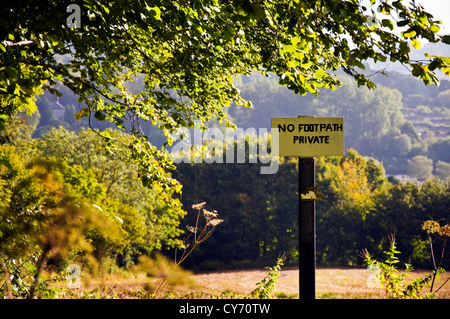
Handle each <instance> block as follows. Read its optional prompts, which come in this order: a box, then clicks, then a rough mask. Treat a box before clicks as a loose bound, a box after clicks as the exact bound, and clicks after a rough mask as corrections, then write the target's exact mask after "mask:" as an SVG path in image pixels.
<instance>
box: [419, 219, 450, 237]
mask: <svg viewBox="0 0 450 319" xmlns="http://www.w3.org/2000/svg"><path fill="white" fill-rule="evenodd" d="M444 227H445V226H444ZM422 229H423V230H426V232H427V234H434V233H437V232H439V231H440V230H441V226H440V225H439V223H438V222H437V221H434V220H427V221H424V222H423V224H422Z"/></svg>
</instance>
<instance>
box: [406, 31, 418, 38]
mask: <svg viewBox="0 0 450 319" xmlns="http://www.w3.org/2000/svg"><path fill="white" fill-rule="evenodd" d="M416 34H417V32H416V31H414V30H411V31H408V32H404V33H403V36H404V37H405V38H412V37H415V36H416Z"/></svg>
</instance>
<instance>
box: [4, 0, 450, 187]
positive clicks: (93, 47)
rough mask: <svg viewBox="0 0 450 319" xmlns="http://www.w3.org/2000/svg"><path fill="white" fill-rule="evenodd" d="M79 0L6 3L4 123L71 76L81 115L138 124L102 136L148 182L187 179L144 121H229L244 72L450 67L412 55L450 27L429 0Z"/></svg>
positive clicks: (418, 72)
mask: <svg viewBox="0 0 450 319" xmlns="http://www.w3.org/2000/svg"><path fill="white" fill-rule="evenodd" d="M69 5H70V1H46V2H35V1H33V2H29V1H18V0H16V1H6V2H5V3H4V4H3V6H2V8H0V41H2V42H1V43H0V94H1V99H0V102H1V105H0V112H1V116H0V120H1V124H2V125H1V126H4V125H5V121H7V120H8V119H9V117H10V116H12V115H14V114H16V113H17V112H18V111H27V112H28V113H32V112H33V111H34V110H35V109H36V106H35V104H34V99H35V95H36V94H39V93H42V92H43V90H48V91H50V92H51V93H54V94H59V92H58V90H57V89H56V88H55V85H56V84H57V82H62V83H63V84H64V86H66V87H68V88H69V89H70V90H71V91H72V92H73V93H75V94H76V95H77V96H78V101H79V102H80V105H81V106H82V107H81V109H79V110H78V112H77V113H76V114H75V117H76V118H77V119H79V118H87V119H88V120H89V123H91V121H110V122H112V123H114V124H115V125H116V126H117V127H118V128H121V129H125V130H127V131H129V132H130V133H132V135H133V136H134V139H132V140H131V141H129V142H127V143H126V144H123V143H122V142H120V141H118V140H116V139H115V138H114V137H112V136H111V135H109V133H108V132H107V131H104V132H100V133H99V135H101V136H102V137H103V138H104V139H105V140H106V141H107V143H106V145H107V147H108V148H109V149H110V150H111V151H112V152H119V151H120V148H121V147H124V146H125V147H126V148H128V149H129V151H130V152H131V156H132V158H134V159H135V160H137V161H138V162H139V163H140V165H139V176H140V178H141V179H142V181H143V183H144V185H149V184H151V183H152V182H153V181H159V182H160V183H161V184H163V185H165V186H167V187H170V186H173V185H176V183H177V182H176V181H175V180H174V179H172V178H171V177H170V176H169V175H166V174H164V173H162V172H161V170H160V169H158V167H163V168H164V167H166V168H167V167H169V168H170V167H172V162H171V159H170V158H169V157H168V154H167V153H166V152H165V151H164V150H163V149H158V148H156V147H155V146H154V145H152V144H151V143H149V141H148V137H147V136H146V134H145V133H144V132H143V131H142V129H141V125H140V124H141V123H142V122H143V121H148V122H151V123H152V124H153V125H156V126H158V127H159V128H160V129H161V130H163V131H164V132H165V134H166V135H167V136H168V144H170V143H171V142H172V141H171V135H170V134H169V133H171V132H172V131H173V130H174V129H176V128H179V127H191V126H194V125H195V122H196V120H199V121H200V123H204V121H206V120H208V119H210V118H212V117H216V118H218V119H219V120H225V121H227V119H226V108H227V107H228V106H230V105H231V103H232V102H233V101H234V102H236V103H238V104H240V105H246V106H251V103H249V102H246V101H245V100H244V99H243V98H242V97H240V95H239V90H238V89H237V88H236V87H235V86H234V85H233V79H234V77H235V76H237V75H241V74H249V73H250V72H252V71H254V70H257V71H259V72H261V73H263V74H268V73H274V74H276V75H277V76H278V77H279V83H280V84H281V85H285V86H287V87H288V88H289V89H290V90H292V91H293V92H295V93H300V94H306V93H307V92H311V93H314V94H318V92H319V89H320V88H331V89H334V88H336V87H338V86H339V81H338V79H337V78H336V76H335V71H336V70H337V69H338V68H339V67H341V68H342V69H343V70H344V71H345V72H346V73H348V74H350V75H351V76H353V77H354V79H355V80H356V81H357V83H358V85H366V86H368V87H370V88H372V87H374V84H373V82H371V81H370V77H369V75H368V74H364V65H363V62H364V61H366V60H373V61H375V62H377V61H386V60H387V59H389V60H391V61H399V62H400V63H402V64H404V65H405V66H406V67H408V68H409V69H410V71H411V73H412V74H413V75H414V76H416V77H419V78H420V79H421V80H422V81H423V82H424V83H425V84H430V83H437V82H438V79H437V77H436V72H437V71H438V70H442V71H443V72H444V73H446V74H449V73H450V58H448V57H440V56H431V55H428V54H427V55H426V56H425V57H424V59H420V60H412V59H411V58H410V52H411V47H413V48H415V49H417V48H420V47H421V41H422V42H423V41H428V42H433V43H436V42H444V43H448V42H449V37H448V36H439V35H438V34H437V33H438V32H439V30H440V22H439V21H436V20H434V18H433V16H432V15H431V14H429V13H427V12H425V11H424V10H423V8H422V7H420V6H417V5H415V4H414V3H408V4H405V3H404V2H403V1H399V0H398V1H389V2H388V1H384V0H381V1H375V0H370V3H368V5H362V4H361V1H359V0H350V1H341V0H326V1H317V0H294V1H276V2H272V1H256V0H253V1H250V0H235V1H231V0H230V1H218V0H209V1H198V0H191V1H185V0H177V1H167V0H160V1H141V0H132V1H128V0H127V1H124V0H118V1H109V2H104V1H95V0H87V1H83V2H81V3H80V4H79V5H77V6H78V8H79V13H80V16H79V18H80V19H79V21H75V23H73V22H74V21H73V19H72V17H71V13H72V11H70V10H69V9H70V8H68V7H69ZM71 8H73V6H71ZM76 18H77V17H75V19H76ZM138 74H143V75H144V78H143V79H144V90H142V91H140V92H132V91H131V90H129V89H128V88H127V83H128V82H130V81H132V80H133V78H134V77H135V76H137V75H138ZM125 121H126V122H127V123H130V125H128V127H127V126H126V125H125ZM227 124H230V125H232V124H231V123H229V122H227Z"/></svg>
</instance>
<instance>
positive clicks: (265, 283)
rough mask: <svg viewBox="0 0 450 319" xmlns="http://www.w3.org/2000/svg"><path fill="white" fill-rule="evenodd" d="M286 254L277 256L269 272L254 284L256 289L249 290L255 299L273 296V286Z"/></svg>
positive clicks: (271, 297)
mask: <svg viewBox="0 0 450 319" xmlns="http://www.w3.org/2000/svg"><path fill="white" fill-rule="evenodd" d="M285 260H286V256H284V255H282V256H281V257H278V260H277V264H276V265H275V266H274V267H270V268H269V270H270V272H269V273H268V274H267V276H266V277H264V278H263V279H262V280H261V281H260V282H258V283H257V284H256V286H257V287H256V289H255V290H253V291H252V292H251V296H252V297H254V298H257V299H273V298H275V288H276V284H277V282H278V277H279V276H280V270H281V266H283V263H284V261H285Z"/></svg>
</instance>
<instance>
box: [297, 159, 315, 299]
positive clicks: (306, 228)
mask: <svg viewBox="0 0 450 319" xmlns="http://www.w3.org/2000/svg"><path fill="white" fill-rule="evenodd" d="M314 164H315V161H314V157H306V158H305V157H303V158H302V157H299V159H298V186H299V259H300V299H309V300H311V299H315V298H316V216H315V213H316V202H315V200H314V199H312V200H311V199H307V200H306V199H303V200H302V195H301V193H302V192H303V191H305V190H306V189H307V188H308V187H313V186H315V176H314V175H315V167H314V166H315V165H314Z"/></svg>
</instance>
